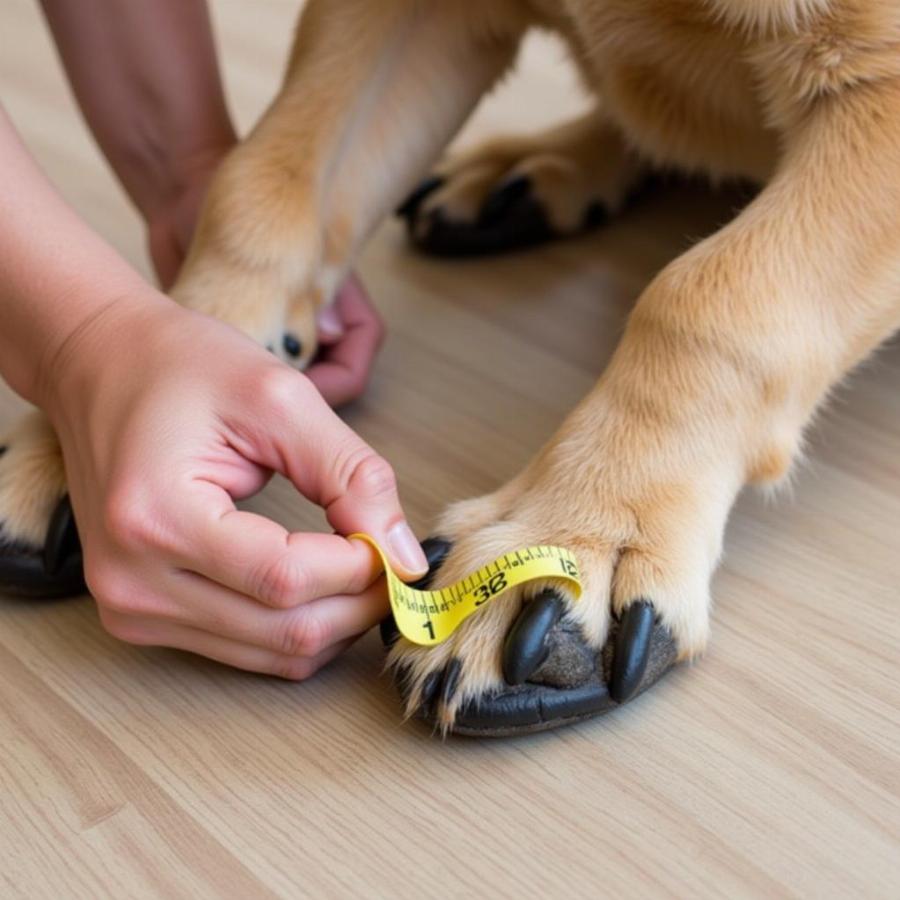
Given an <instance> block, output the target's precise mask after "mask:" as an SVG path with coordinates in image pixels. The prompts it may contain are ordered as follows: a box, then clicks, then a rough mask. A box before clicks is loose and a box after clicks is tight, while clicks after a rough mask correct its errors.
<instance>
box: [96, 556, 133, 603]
mask: <svg viewBox="0 0 900 900" xmlns="http://www.w3.org/2000/svg"><path fill="white" fill-rule="evenodd" d="M84 580H85V581H86V582H87V586H88V588H89V589H90V592H91V595H92V596H93V598H94V599H95V600H96V601H97V606H98V607H99V608H100V609H101V610H108V611H109V612H111V613H114V614H116V613H117V614H121V615H133V614H134V613H135V611H136V604H135V603H134V594H133V592H132V591H131V589H130V585H129V584H128V582H127V580H126V579H125V578H124V577H123V576H122V575H121V574H120V573H119V572H118V571H117V570H116V568H115V567H113V566H110V565H109V564H108V563H103V562H99V563H97V562H93V561H91V560H90V559H88V560H86V561H85V567H84Z"/></svg>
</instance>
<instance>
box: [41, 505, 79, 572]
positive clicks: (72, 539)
mask: <svg viewBox="0 0 900 900" xmlns="http://www.w3.org/2000/svg"><path fill="white" fill-rule="evenodd" d="M80 552H81V541H80V540H79V539H78V529H77V527H76V525H75V516H74V514H73V513H72V503H71V501H70V500H69V497H68V495H67V496H65V497H63V498H62V500H60V501H59V503H58V504H57V505H56V509H55V510H54V511H53V516H52V517H51V519H50V525H49V527H48V528H47V540H46V541H45V543H44V571H45V572H46V573H47V574H48V575H49V576H51V577H54V576H56V575H58V574H59V573H60V572H61V571H62V568H63V566H64V565H65V562H66V560H67V559H68V558H69V557H71V556H74V555H75V554H77V553H80Z"/></svg>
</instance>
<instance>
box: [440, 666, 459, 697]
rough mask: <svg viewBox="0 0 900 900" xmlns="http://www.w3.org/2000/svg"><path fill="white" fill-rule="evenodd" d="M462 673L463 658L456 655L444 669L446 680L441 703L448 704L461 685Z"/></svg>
mask: <svg viewBox="0 0 900 900" xmlns="http://www.w3.org/2000/svg"><path fill="white" fill-rule="evenodd" d="M461 674H462V660H460V659H459V658H458V657H456V656H454V657H453V659H451V660H450V662H448V663H447V666H446V668H445V669H444V681H443V684H442V685H441V705H443V706H447V705H448V704H449V703H450V701H451V700H452V699H453V696H454V695H455V694H456V689H457V688H458V687H459V676H460V675H461Z"/></svg>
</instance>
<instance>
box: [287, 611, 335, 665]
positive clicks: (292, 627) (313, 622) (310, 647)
mask: <svg viewBox="0 0 900 900" xmlns="http://www.w3.org/2000/svg"><path fill="white" fill-rule="evenodd" d="M280 643H281V646H280V647H279V649H280V651H281V652H282V653H284V654H285V656H291V657H299V658H303V657H312V656H317V655H318V654H319V653H321V652H322V650H324V649H325V648H326V647H327V646H328V627H327V625H326V624H325V622H323V621H322V619H320V618H318V617H316V616H313V615H302V616H297V617H296V618H294V619H292V620H291V621H290V622H289V623H288V625H287V626H286V628H285V629H284V633H283V635H282V638H281V641H280Z"/></svg>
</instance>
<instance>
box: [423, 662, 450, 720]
mask: <svg viewBox="0 0 900 900" xmlns="http://www.w3.org/2000/svg"><path fill="white" fill-rule="evenodd" d="M443 675H444V671H443V669H435V670H434V671H433V672H429V673H428V675H426V676H425V681H423V682H422V693H421V694H420V695H419V715H420V716H422V718H424V719H428V718H430V717H431V714H432V709H433V707H434V701H435V698H436V697H437V694H438V690H439V689H440V686H441V679H442V678H443Z"/></svg>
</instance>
